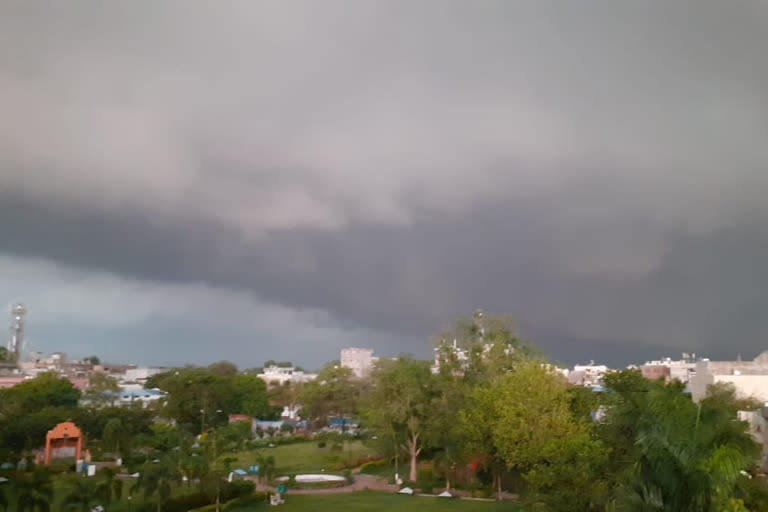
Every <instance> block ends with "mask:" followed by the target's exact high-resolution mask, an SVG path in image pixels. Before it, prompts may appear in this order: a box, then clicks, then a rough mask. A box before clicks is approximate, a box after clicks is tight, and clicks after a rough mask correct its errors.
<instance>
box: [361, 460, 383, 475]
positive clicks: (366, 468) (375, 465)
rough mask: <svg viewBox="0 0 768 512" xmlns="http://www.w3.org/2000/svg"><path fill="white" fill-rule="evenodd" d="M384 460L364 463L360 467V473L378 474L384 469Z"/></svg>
mask: <svg viewBox="0 0 768 512" xmlns="http://www.w3.org/2000/svg"><path fill="white" fill-rule="evenodd" d="M384 462H385V461H384V459H378V460H370V461H368V462H364V463H363V464H362V465H361V466H360V472H361V473H364V474H370V475H375V474H378V472H379V471H378V470H380V469H381V468H383V467H384Z"/></svg>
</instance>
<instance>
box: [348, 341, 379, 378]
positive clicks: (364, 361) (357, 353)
mask: <svg viewBox="0 0 768 512" xmlns="http://www.w3.org/2000/svg"><path fill="white" fill-rule="evenodd" d="M378 359H379V358H378V357H375V356H374V355H373V349H372V348H357V347H349V348H343V349H341V361H340V362H341V367H342V368H349V369H350V370H352V373H353V374H354V375H355V377H357V378H358V379H362V378H365V377H367V376H368V375H370V373H371V370H373V365H374V364H375V363H376V361H378Z"/></svg>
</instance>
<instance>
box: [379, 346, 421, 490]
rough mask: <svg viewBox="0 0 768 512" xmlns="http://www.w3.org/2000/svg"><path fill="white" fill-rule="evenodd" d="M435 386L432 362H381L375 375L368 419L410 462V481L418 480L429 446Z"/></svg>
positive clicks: (410, 360)
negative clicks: (398, 444)
mask: <svg viewBox="0 0 768 512" xmlns="http://www.w3.org/2000/svg"><path fill="white" fill-rule="evenodd" d="M434 393H435V391H434V386H433V382H432V374H431V372H430V369H429V363H427V362H425V361H416V360H414V359H412V358H410V357H401V358H399V359H397V360H395V361H382V362H381V363H380V364H379V365H378V366H377V368H376V369H375V370H374V372H373V374H372V387H371V391H370V394H369V396H368V397H367V400H366V405H365V417H366V419H367V421H368V423H369V425H370V426H371V427H372V428H373V429H374V430H376V431H378V432H381V433H382V434H384V435H386V434H387V433H391V435H393V437H394V438H395V439H398V440H399V441H400V442H401V443H402V446H403V448H404V449H405V451H406V453H407V455H408V459H409V463H410V464H409V465H410V470H409V473H408V475H409V480H411V481H415V480H416V479H417V476H418V475H417V471H416V468H417V464H418V459H419V455H420V454H421V451H422V450H423V449H424V447H425V446H426V445H427V441H428V435H429V423H430V418H431V410H430V403H431V402H432V400H433V398H434Z"/></svg>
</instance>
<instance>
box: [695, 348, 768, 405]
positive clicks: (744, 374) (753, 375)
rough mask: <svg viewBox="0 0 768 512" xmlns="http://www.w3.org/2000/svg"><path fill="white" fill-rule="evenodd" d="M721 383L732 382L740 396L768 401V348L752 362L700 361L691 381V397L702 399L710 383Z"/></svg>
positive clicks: (696, 399)
mask: <svg viewBox="0 0 768 512" xmlns="http://www.w3.org/2000/svg"><path fill="white" fill-rule="evenodd" d="M720 382H724V383H730V384H732V385H733V386H734V388H736V393H737V395H738V396H740V397H743V398H747V397H752V398H755V399H757V400H760V401H761V402H765V403H768V351H765V352H763V353H762V354H760V355H758V356H757V357H756V358H755V359H754V360H752V361H710V360H709V359H702V360H700V361H698V362H697V363H696V373H695V375H693V376H692V377H691V380H690V384H689V387H690V389H691V396H692V397H693V399H694V400H695V401H698V400H701V399H702V398H704V397H705V396H706V395H707V387H708V386H709V385H710V384H717V383H720Z"/></svg>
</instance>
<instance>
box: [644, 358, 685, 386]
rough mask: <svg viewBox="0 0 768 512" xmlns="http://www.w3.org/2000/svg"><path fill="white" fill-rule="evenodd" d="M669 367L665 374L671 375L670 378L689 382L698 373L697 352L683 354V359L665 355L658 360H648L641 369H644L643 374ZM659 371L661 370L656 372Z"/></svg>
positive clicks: (666, 375)
mask: <svg viewBox="0 0 768 512" xmlns="http://www.w3.org/2000/svg"><path fill="white" fill-rule="evenodd" d="M661 368H666V369H668V370H667V372H668V373H666V374H665V375H664V376H665V377H669V379H670V380H673V379H677V380H679V381H680V382H682V383H683V384H688V382H690V380H691V379H692V378H693V376H694V375H696V354H693V355H692V356H689V355H688V354H683V357H682V359H672V358H670V357H665V358H663V359H661V360H658V361H646V362H645V364H643V365H642V366H641V367H640V369H641V371H643V375H644V376H646V373H648V372H651V373H652V370H653V369H661ZM656 373H659V372H656Z"/></svg>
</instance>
